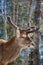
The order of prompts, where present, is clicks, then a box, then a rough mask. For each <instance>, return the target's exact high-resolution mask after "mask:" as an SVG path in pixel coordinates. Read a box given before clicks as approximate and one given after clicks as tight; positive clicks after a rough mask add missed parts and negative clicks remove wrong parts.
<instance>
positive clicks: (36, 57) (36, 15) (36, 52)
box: [33, 0, 41, 65]
mask: <svg viewBox="0 0 43 65" xmlns="http://www.w3.org/2000/svg"><path fill="white" fill-rule="evenodd" d="M40 8H41V0H36V8H35V11H34V22H35V26H38V27H39V29H40V17H41V11H40ZM34 38H35V49H34V61H33V65H39V64H40V55H39V43H40V31H39V30H38V31H36V32H35V37H34Z"/></svg>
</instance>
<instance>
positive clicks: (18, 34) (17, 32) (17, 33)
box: [16, 28, 20, 38]
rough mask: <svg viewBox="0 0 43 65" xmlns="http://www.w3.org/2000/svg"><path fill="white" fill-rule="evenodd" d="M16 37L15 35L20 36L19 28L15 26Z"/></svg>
mask: <svg viewBox="0 0 43 65" xmlns="http://www.w3.org/2000/svg"><path fill="white" fill-rule="evenodd" d="M16 37H17V38H19V37H20V30H19V28H17V31H16Z"/></svg>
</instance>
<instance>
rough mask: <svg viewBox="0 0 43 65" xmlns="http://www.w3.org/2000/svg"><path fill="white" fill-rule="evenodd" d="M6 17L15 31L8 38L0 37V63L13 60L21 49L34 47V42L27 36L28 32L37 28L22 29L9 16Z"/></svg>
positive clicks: (2, 64) (4, 64)
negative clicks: (13, 34) (14, 33)
mask: <svg viewBox="0 0 43 65" xmlns="http://www.w3.org/2000/svg"><path fill="white" fill-rule="evenodd" d="M7 19H8V21H9V23H10V24H11V25H12V26H13V27H15V29H16V30H17V31H16V32H17V33H16V35H15V36H13V37H12V38H11V39H10V40H4V39H0V65H7V64H8V63H10V62H12V61H15V60H16V58H18V56H19V54H20V53H21V51H22V50H23V49H25V48H28V47H34V42H33V41H32V40H31V39H30V38H29V37H28V33H31V32H33V31H34V30H35V31H36V30H37V28H36V29H34V30H32V31H29V30H28V29H27V30H24V29H22V28H19V27H18V26H17V25H15V24H14V23H13V22H12V20H11V18H10V16H8V17H7Z"/></svg>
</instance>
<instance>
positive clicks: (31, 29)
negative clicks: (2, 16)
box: [7, 16, 39, 33]
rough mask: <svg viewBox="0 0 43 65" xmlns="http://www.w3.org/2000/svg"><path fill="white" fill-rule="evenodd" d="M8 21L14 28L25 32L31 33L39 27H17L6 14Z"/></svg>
mask: <svg viewBox="0 0 43 65" xmlns="http://www.w3.org/2000/svg"><path fill="white" fill-rule="evenodd" d="M7 19H8V21H9V22H10V24H11V25H12V26H13V27H15V28H16V29H17V28H18V29H19V30H20V31H25V32H27V33H33V32H36V31H37V30H39V27H38V26H37V27H30V30H29V29H28V28H27V29H26V30H25V29H22V28H19V27H18V26H17V25H16V24H14V23H13V22H12V20H11V17H10V16H8V17H7Z"/></svg>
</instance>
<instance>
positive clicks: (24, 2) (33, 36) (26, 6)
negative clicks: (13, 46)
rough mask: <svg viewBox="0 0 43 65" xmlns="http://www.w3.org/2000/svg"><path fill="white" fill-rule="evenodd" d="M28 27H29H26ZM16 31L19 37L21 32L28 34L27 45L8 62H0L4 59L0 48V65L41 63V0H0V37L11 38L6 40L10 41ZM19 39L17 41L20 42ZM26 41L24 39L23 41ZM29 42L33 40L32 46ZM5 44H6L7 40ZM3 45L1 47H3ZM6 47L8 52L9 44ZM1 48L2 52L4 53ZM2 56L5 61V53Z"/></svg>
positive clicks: (42, 40)
mask: <svg viewBox="0 0 43 65" xmlns="http://www.w3.org/2000/svg"><path fill="white" fill-rule="evenodd" d="M29 27H30V29H28V28H29ZM18 29H19V30H20V31H18ZM31 29H32V31H31ZM17 31H18V32H19V34H20V36H21V37H22V36H23V34H25V35H26V36H27V35H28V36H29V40H28V41H29V43H30V44H29V47H27V48H25V49H24V47H23V50H22V51H21V53H19V57H17V59H16V60H13V61H12V62H8V64H1V61H3V62H4V60H1V50H0V65H43V0H0V39H3V40H12V41H8V42H9V43H12V42H13V37H14V36H16V35H19V34H18V33H17ZM17 37H18V36H17ZM23 39H24V38H23ZM14 40H15V39H14ZM20 40H21V38H20ZM20 40H19V43H21V41H20ZM14 42H15V41H14ZM26 42H27V37H26ZM26 42H25V41H24V42H23V43H26ZM31 42H34V44H33V47H34V48H33V47H31V44H32V43H31ZM0 44H1V42H0ZM27 44H28V43H27ZM27 44H26V45H27ZM9 45H11V44H9ZM3 46H4V44H3ZM3 46H2V47H3ZM6 46H8V45H7V41H6ZM15 46H17V45H15ZM4 47H5V46H4ZM4 47H3V49H5V48H4ZM8 47H9V49H7V48H6V49H7V51H8V50H9V52H8V53H10V46H8ZM11 47H12V46H11ZM0 49H1V45H0ZM3 49H2V53H4V52H3ZM13 50H14V49H13ZM14 51H17V50H14ZM12 52H13V51H12ZM12 52H11V54H12ZM15 53H16V52H15ZM11 54H10V55H11ZM12 55H13V54H12ZM3 56H4V57H3ZM3 56H2V58H3V59H5V57H6V61H7V54H5V55H3ZM8 57H9V55H8ZM9 58H10V57H9ZM6 61H5V62H6ZM8 61H9V59H8ZM3 62H2V63H3Z"/></svg>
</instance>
